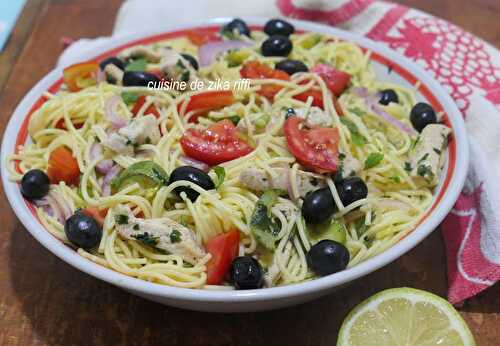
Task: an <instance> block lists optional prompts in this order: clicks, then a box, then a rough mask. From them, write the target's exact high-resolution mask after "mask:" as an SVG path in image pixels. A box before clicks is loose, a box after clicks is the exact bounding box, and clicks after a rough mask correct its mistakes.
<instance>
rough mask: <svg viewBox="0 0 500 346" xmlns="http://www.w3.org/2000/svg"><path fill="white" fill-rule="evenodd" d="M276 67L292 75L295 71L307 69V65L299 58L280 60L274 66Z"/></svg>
mask: <svg viewBox="0 0 500 346" xmlns="http://www.w3.org/2000/svg"><path fill="white" fill-rule="evenodd" d="M274 67H275V68H276V69H278V70H281V71H285V72H286V73H288V74H289V75H292V74H294V73H297V72H307V71H309V69H308V68H307V66H306V65H305V64H304V63H303V62H302V61H300V60H289V59H286V60H281V61H280V62H279V63H277V64H276V65H275V66H274Z"/></svg>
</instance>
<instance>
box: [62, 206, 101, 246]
mask: <svg viewBox="0 0 500 346" xmlns="http://www.w3.org/2000/svg"><path fill="white" fill-rule="evenodd" d="M64 233H66V237H67V238H68V239H69V241H70V242H71V243H72V244H73V245H75V246H77V247H81V248H82V249H86V250H89V249H93V248H95V247H96V246H97V245H99V243H100V241H101V237H102V227H101V226H100V225H99V223H98V222H97V221H96V220H95V219H94V218H93V217H91V216H89V215H86V214H84V213H83V212H82V211H77V212H76V213H75V214H73V215H72V216H71V217H70V218H69V219H67V220H66V223H65V224H64Z"/></svg>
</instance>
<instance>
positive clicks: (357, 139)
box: [351, 132, 366, 147]
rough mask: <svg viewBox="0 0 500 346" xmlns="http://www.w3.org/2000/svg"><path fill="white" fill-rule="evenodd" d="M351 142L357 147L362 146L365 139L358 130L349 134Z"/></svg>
mask: <svg viewBox="0 0 500 346" xmlns="http://www.w3.org/2000/svg"><path fill="white" fill-rule="evenodd" d="M351 139H352V143H353V144H354V145H355V146H357V147H363V146H364V145H365V144H366V139H365V137H363V135H361V134H360V133H359V132H353V133H352V134H351Z"/></svg>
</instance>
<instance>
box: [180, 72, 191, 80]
mask: <svg viewBox="0 0 500 346" xmlns="http://www.w3.org/2000/svg"><path fill="white" fill-rule="evenodd" d="M190 75H191V74H190V73H189V70H184V71H182V73H181V77H180V80H181V82H188V81H189V77H190Z"/></svg>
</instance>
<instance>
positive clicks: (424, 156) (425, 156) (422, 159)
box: [418, 153, 429, 163]
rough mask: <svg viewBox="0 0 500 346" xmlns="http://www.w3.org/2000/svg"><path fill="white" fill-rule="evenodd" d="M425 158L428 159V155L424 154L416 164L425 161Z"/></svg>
mask: <svg viewBox="0 0 500 346" xmlns="http://www.w3.org/2000/svg"><path fill="white" fill-rule="evenodd" d="M427 157H429V153H425V155H423V156H422V157H421V158H420V160H418V163H420V162H422V161H425V160H426V159H427Z"/></svg>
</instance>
